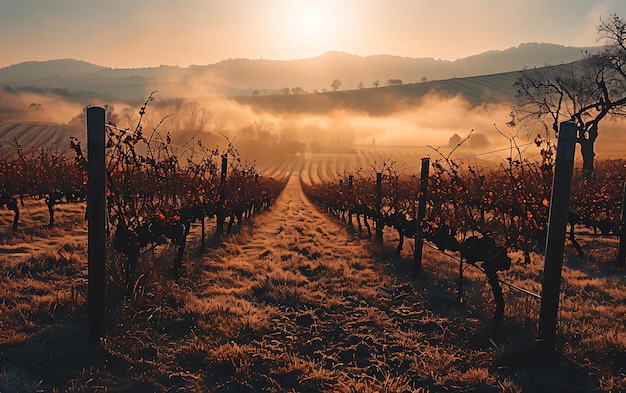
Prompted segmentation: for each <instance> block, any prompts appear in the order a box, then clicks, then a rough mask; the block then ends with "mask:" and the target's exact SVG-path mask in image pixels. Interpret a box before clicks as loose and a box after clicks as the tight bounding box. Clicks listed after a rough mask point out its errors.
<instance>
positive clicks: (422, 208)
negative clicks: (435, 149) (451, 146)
mask: <svg viewBox="0 0 626 393" xmlns="http://www.w3.org/2000/svg"><path fill="white" fill-rule="evenodd" d="M429 171H430V158H428V157H424V158H422V173H421V175H420V194H419V201H418V203H417V222H416V224H417V227H416V228H415V235H413V238H414V239H415V249H414V250H413V265H414V266H415V275H416V276H417V277H420V276H421V275H422V250H423V247H424V237H423V236H422V222H423V221H424V218H425V217H426V199H427V197H428V174H429Z"/></svg>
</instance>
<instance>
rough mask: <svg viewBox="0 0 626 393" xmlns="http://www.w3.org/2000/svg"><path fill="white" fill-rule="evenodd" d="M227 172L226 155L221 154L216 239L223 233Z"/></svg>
mask: <svg viewBox="0 0 626 393" xmlns="http://www.w3.org/2000/svg"><path fill="white" fill-rule="evenodd" d="M227 173H228V156H227V155H226V154H224V155H223V156H222V173H221V175H220V204H219V206H218V208H217V228H216V230H215V237H216V239H218V238H219V237H220V236H221V235H222V233H224V221H225V220H226V209H225V206H224V205H225V203H226V174H227Z"/></svg>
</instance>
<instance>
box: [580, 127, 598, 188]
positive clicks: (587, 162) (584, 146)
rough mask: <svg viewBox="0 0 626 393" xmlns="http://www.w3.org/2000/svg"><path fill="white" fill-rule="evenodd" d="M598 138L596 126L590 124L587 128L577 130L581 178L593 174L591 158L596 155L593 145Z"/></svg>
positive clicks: (589, 176)
mask: <svg viewBox="0 0 626 393" xmlns="http://www.w3.org/2000/svg"><path fill="white" fill-rule="evenodd" d="M597 138H598V126H597V125H591V126H590V127H589V128H588V129H587V130H584V129H583V130H579V135H578V143H579V144H580V153H581V155H582V157H583V170H582V175H583V178H585V179H589V178H591V176H592V175H593V160H594V157H595V156H596V153H595V152H594V145H595V143H596V139H597Z"/></svg>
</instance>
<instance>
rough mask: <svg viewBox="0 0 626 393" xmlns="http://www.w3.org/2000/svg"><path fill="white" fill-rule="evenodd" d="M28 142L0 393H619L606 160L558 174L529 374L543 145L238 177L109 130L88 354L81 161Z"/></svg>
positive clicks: (13, 240) (8, 286) (367, 153)
mask: <svg viewBox="0 0 626 393" xmlns="http://www.w3.org/2000/svg"><path fill="white" fill-rule="evenodd" d="M149 102H150V99H149V100H148V101H147V102H146V103H145V105H144V107H142V108H141V110H140V115H143V114H144V113H145V110H146V106H147V105H148V104H149ZM22 131H23V130H22ZM39 131H41V130H39ZM43 134H45V133H42V132H38V136H37V138H31V139H32V140H29V141H28V143H27V146H25V145H22V144H21V143H19V142H18V141H17V139H16V140H14V142H13V143H11V144H8V145H7V144H6V143H5V144H3V146H2V150H1V152H2V155H1V156H0V161H1V162H0V185H1V189H0V198H1V199H0V204H1V206H2V207H6V210H3V211H2V213H1V216H0V225H1V226H2V229H1V235H0V237H1V238H2V245H0V247H1V248H0V252H1V254H2V259H1V260H2V272H1V273H2V276H3V279H2V283H1V284H0V293H1V294H2V299H1V301H0V351H1V352H2V353H3V354H6V356H3V357H2V359H0V391H4V390H3V389H10V388H11V389H14V390H15V391H45V392H48V391H50V392H52V391H69V392H79V391H81V392H83V391H89V392H97V391H98V392H100V391H102V392H105V391H107V392H108V391H113V392H117V391H120V392H130V391H140V392H143V391H146V392H147V391H161V390H162V391H216V392H217V391H276V392H282V391H320V392H323V391H346V392H348V391H350V392H353V391H358V392H374V391H390V392H391V391H394V392H395V391H401V392H404V391H407V392H409V391H415V392H427V391H470V390H471V391H488V392H496V391H503V392H520V391H564V390H568V391H569V390H571V389H574V388H578V389H581V390H580V391H597V390H603V391H622V390H623V389H625V388H626V377H625V376H624V375H625V374H624V373H626V370H625V369H624V362H623V360H624V356H623V354H624V353H626V352H625V351H626V331H625V330H624V326H623V324H622V323H620V324H615V323H614V322H616V321H623V320H624V319H625V318H626V308H625V306H624V304H626V303H625V301H626V298H625V296H626V295H624V293H625V292H624V278H623V269H624V264H625V261H624V257H625V255H624V249H623V247H624V233H623V231H624V224H623V222H622V220H623V213H622V209H623V208H622V204H623V199H624V181H625V174H626V170H625V165H626V162H625V161H624V160H623V159H615V160H608V159H605V160H598V161H597V163H596V168H595V173H594V176H592V177H587V178H583V177H582V176H581V175H580V171H579V170H575V173H574V178H573V186H572V190H571V202H570V206H569V207H570V212H569V217H568V224H569V232H568V239H567V248H566V255H567V259H566V262H565V267H564V272H563V280H564V282H563V288H562V294H561V298H562V301H561V309H560V311H559V315H560V317H559V318H560V324H559V337H560V339H559V342H558V348H559V352H560V353H562V358H559V359H557V360H556V361H554V362H552V363H542V360H541V359H539V358H538V356H537V354H536V347H535V343H534V340H535V338H536V330H537V322H538V320H539V302H540V300H541V295H542V294H541V280H542V274H543V273H542V269H543V265H542V264H543V255H542V253H543V251H544V249H545V246H546V244H545V241H546V231H547V224H548V214H549V211H550V198H551V191H552V182H553V175H554V165H555V161H554V158H555V154H556V150H555V145H554V141H550V140H544V139H541V138H538V139H536V140H535V141H534V143H530V144H529V145H531V147H532V148H533V149H536V151H537V154H536V156H537V157H539V159H536V160H534V159H530V158H529V157H527V156H526V153H523V152H522V149H520V147H519V146H517V145H516V144H515V141H514V140H511V148H510V150H508V151H506V152H505V154H504V156H502V155H500V156H498V157H500V158H499V159H498V160H497V161H486V160H479V159H476V158H460V159H459V158H454V156H453V154H452V153H453V151H454V150H456V149H458V148H462V145H461V144H460V145H459V146H457V147H456V148H452V149H451V150H452V151H442V150H440V149H437V148H431V149H430V150H429V151H427V152H426V153H427V154H424V153H425V152H424V151H423V150H422V151H410V150H406V151H393V150H384V149H375V148H367V147H363V148H355V149H353V150H352V151H350V152H348V153H343V154H339V153H324V152H316V153H311V152H306V153H304V154H297V155H294V156H293V157H291V158H289V159H280V160H276V161H274V162H271V161H267V162H259V163H257V162H254V161H250V162H249V161H247V159H246V158H245V157H241V155H240V154H239V152H238V151H237V148H236V143H233V142H231V140H229V139H228V138H226V137H225V138H224V143H223V146H218V147H208V146H205V145H203V143H202V142H201V141H199V140H198V141H195V140H192V141H189V143H187V144H185V145H181V146H178V145H176V144H174V143H173V142H172V136H171V135H170V134H168V133H163V134H162V133H161V131H160V130H159V129H158V127H157V128H154V129H150V130H146V129H144V128H143V127H142V124H141V120H140V122H139V123H138V125H137V127H136V128H134V129H121V128H118V127H116V126H115V125H113V124H108V125H107V126H106V157H105V170H106V221H107V227H106V244H107V254H108V260H107V277H106V284H107V294H106V303H107V309H108V310H107V317H106V318H107V321H106V325H107V327H108V328H107V332H106V337H105V338H104V339H103V340H102V341H101V342H100V346H95V347H94V346H92V345H91V344H89V341H88V339H87V332H86V330H87V329H86V327H85V326H86V324H87V323H86V314H87V296H86V287H87V284H88V283H87V280H86V279H87V266H86V256H87V255H86V254H87V245H86V240H87V235H86V227H87V226H86V224H85V217H86V215H87V213H88V212H87V211H86V206H87V204H86V199H87V185H88V181H87V180H88V178H87V167H88V157H87V156H88V154H87V151H86V150H85V147H84V141H83V140H81V139H78V138H75V137H72V138H71V139H70V140H69V141H68V142H67V144H65V145H62V144H60V143H52V144H51V143H50V140H51V138H50V137H49V135H43ZM28 135H31V134H28ZM33 146H36V147H33ZM314 205H315V206H314ZM35 245H39V246H35ZM422 248H423V251H422ZM418 259H419V264H418V263H417V262H418ZM416 275H418V276H419V279H416ZM83 336H84V338H83ZM74 341H76V342H78V343H80V346H79V348H73V346H72V344H71V343H73V342H74ZM546 364H549V365H550V367H551V368H552V369H551V370H549V371H546Z"/></svg>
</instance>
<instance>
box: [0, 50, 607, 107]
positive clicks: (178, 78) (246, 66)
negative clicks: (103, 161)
mask: <svg viewBox="0 0 626 393" xmlns="http://www.w3.org/2000/svg"><path fill="white" fill-rule="evenodd" d="M597 49H598V48H575V47H564V46H559V45H554V44H539V43H529V44H521V45H519V46H518V47H514V48H510V49H507V50H503V51H489V52H485V53H482V54H479V55H475V56H471V57H467V58H464V59H458V60H455V61H448V60H441V59H433V58H408V57H400V56H390V55H375V56H364V57H362V56H355V55H351V54H348V53H343V52H329V53H326V54H323V55H321V56H318V57H314V58H310V59H302V60H291V61H277V60H264V59H257V60H250V59H228V60H224V61H221V62H219V63H215V64H210V65H194V66H189V67H177V66H165V65H162V66H159V67H146V68H129V69H114V68H109V67H105V66H99V65H94V64H90V63H87V62H84V61H79V60H70V59H63V60H50V61H42V62H26V63H20V64H15V65H12V66H9V67H5V68H0V86H2V85H4V86H6V87H9V88H11V89H14V90H18V91H19V90H27V91H36V92H43V93H45V92H54V90H55V89H56V90H57V93H58V91H61V92H65V95H67V96H72V95H74V96H75V95H78V96H80V97H90V96H91V97H93V96H94V95H99V96H107V97H117V98H121V99H143V98H145V97H146V96H147V94H148V93H149V92H150V91H153V90H159V91H160V92H161V93H162V94H163V95H170V96H186V97H189V96H211V95H220V96H245V95H253V94H258V95H272V94H277V93H278V92H279V91H280V90H281V89H285V88H290V89H292V88H294V87H297V88H300V89H301V91H308V92H316V91H326V90H331V86H330V85H331V82H332V81H333V80H334V79H338V80H340V81H341V82H342V83H341V87H340V90H352V89H357V88H358V87H370V86H372V85H374V84H379V85H380V86H384V85H386V84H387V82H388V81H390V80H396V81H402V83H403V84H407V83H417V82H423V81H434V80H444V79H453V78H465V77H474V76H479V75H489V74H499V73H507V72H511V71H519V70H522V69H526V68H536V67H543V66H546V65H557V64H562V63H569V62H573V61H576V60H580V59H581V58H582V57H583V53H584V51H593V50H597Z"/></svg>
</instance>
